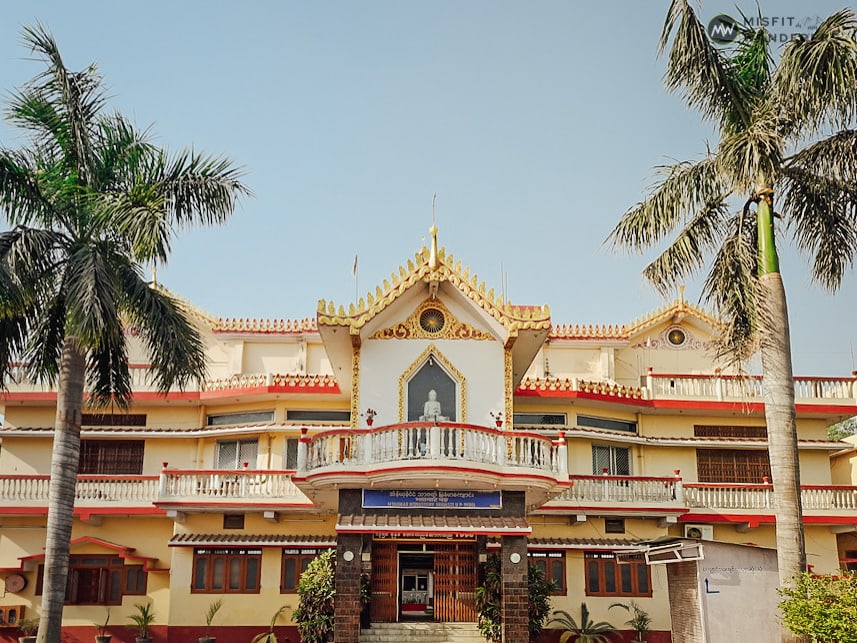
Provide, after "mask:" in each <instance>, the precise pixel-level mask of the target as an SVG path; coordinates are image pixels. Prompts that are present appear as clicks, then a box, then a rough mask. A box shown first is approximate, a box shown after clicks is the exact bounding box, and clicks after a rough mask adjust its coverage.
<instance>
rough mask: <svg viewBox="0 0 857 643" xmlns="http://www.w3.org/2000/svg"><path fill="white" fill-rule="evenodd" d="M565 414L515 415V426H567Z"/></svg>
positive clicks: (513, 421) (513, 420)
mask: <svg viewBox="0 0 857 643" xmlns="http://www.w3.org/2000/svg"><path fill="white" fill-rule="evenodd" d="M565 422H566V415H565V413H515V414H513V415H512V425H513V426H516V427H517V426H536V427H541V426H565Z"/></svg>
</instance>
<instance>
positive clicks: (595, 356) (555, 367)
mask: <svg viewBox="0 0 857 643" xmlns="http://www.w3.org/2000/svg"><path fill="white" fill-rule="evenodd" d="M542 359H543V363H545V364H546V365H547V370H548V371H549V373H550V375H551V377H559V378H566V377H567V378H572V377H576V378H579V379H584V380H600V379H601V378H602V364H601V349H600V348H584V347H582V346H580V345H573V344H571V343H569V342H564V341H562V340H554V341H551V343H550V344H548V345H547V346H546V347H545V348H544V356H543V358H542ZM533 368H534V367H533V366H532V365H531V366H530V369H531V371H528V374H529V373H530V372H532V374H531V375H530V376H531V377H533V376H535V375H536V374H535V372H534V371H532V369H533Z"/></svg>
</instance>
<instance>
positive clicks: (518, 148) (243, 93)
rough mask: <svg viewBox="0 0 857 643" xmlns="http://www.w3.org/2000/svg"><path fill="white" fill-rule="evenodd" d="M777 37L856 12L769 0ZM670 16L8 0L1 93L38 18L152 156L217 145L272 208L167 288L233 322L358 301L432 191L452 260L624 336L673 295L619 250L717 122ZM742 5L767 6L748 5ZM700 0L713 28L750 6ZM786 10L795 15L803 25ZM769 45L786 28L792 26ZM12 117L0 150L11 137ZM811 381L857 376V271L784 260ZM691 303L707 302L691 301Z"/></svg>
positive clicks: (196, 238)
mask: <svg viewBox="0 0 857 643" xmlns="http://www.w3.org/2000/svg"><path fill="white" fill-rule="evenodd" d="M762 5H763V11H764V12H765V15H766V16H771V17H780V18H781V21H780V23H779V24H783V23H785V24H790V23H791V24H798V23H800V24H803V23H807V22H809V23H815V22H816V21H817V17H822V16H826V15H828V14H830V13H831V12H833V11H834V10H836V9H838V8H840V7H842V6H844V5H843V0H833V1H831V0H815V1H814V2H812V3H810V2H794V1H791V0H789V1H786V0H780V1H777V2H770V1H768V2H764V1H763V2H762ZM667 6H668V2H667V1H666V0H658V1H647V2H636V1H635V2H631V1H625V2H619V1H616V0H614V1H591V2H588V3H582V2H571V1H570V0H562V1H555V2H554V1H538V2H523V1H521V2H502V1H497V0H490V1H489V0H470V1H467V2H460V1H457V0H456V1H452V0H432V1H430V2H429V1H424V2H416V1H411V2H402V1H401V0H389V1H384V2H380V1H370V0H363V1H359V2H358V1H354V2H326V1H313V2H309V1H306V2H285V1H282V2H281V1H274V0H269V1H265V2H262V1H249V2H237V1H236V2H223V1H217V0H205V1H193V2H191V1H186V0H183V1H182V2H167V1H158V0H150V1H148V2H139V1H138V2H117V1H115V0H111V1H104V2H95V1H91V0H81V1H80V2H73V3H70V2H61V1H60V0H56V1H55V2H28V3H24V2H17V3H6V4H5V5H4V7H3V20H2V23H0V88H2V89H3V90H4V91H8V90H10V89H11V88H13V87H16V86H18V85H19V84H21V83H22V82H24V81H25V80H27V79H29V78H31V77H32V76H33V75H34V74H36V73H38V72H39V71H40V70H41V67H40V66H39V65H38V64H37V63H34V62H29V61H27V60H26V58H27V57H28V53H27V52H26V51H25V50H24V49H23V48H22V47H21V46H20V43H19V35H20V27H21V26H22V25H24V24H32V23H33V22H34V21H35V20H37V19H38V20H41V21H42V22H43V23H44V24H46V25H47V26H48V27H49V29H50V30H51V31H52V32H53V33H54V35H55V37H56V39H57V41H58V43H59V45H60V49H61V51H62V53H63V56H64V58H65V60H66V63H67V64H68V65H69V66H70V67H71V68H73V69H78V68H82V67H83V66H85V65H87V64H89V63H90V62H91V61H93V60H95V61H97V62H98V64H99V67H100V70H101V72H102V73H103V74H104V76H105V77H106V80H107V83H108V85H109V87H110V91H111V94H112V96H113V97H114V98H113V101H112V104H113V105H114V106H115V107H116V108H118V109H120V110H122V111H124V112H125V113H127V114H128V115H130V116H132V117H133V118H134V120H135V121H136V122H137V123H138V125H141V126H147V125H150V124H151V125H153V127H154V131H155V132H156V133H157V135H158V138H157V140H158V142H159V143H161V144H163V145H165V146H167V147H169V148H171V149H179V148H181V147H184V146H187V145H193V146H195V147H196V148H198V149H203V150H206V151H209V152H214V153H218V154H220V153H223V154H226V155H227V156H229V157H231V158H232V159H234V160H235V161H236V162H237V163H238V164H240V165H242V166H244V167H245V168H246V171H247V176H246V182H247V184H248V185H249V186H250V187H251V188H252V189H253V190H254V192H255V194H256V196H255V198H252V199H247V200H245V201H244V202H243V203H242V205H241V207H240V208H239V210H238V212H237V213H236V215H235V217H234V218H233V219H232V220H231V222H230V223H229V224H228V225H226V226H224V227H222V228H219V229H214V230H186V231H183V232H182V233H181V236H180V238H179V239H177V240H176V242H175V244H174V248H173V255H172V261H171V263H170V264H169V266H168V267H166V268H161V269H159V272H158V277H159V281H161V282H163V283H164V284H165V285H166V286H167V287H169V288H171V289H172V290H174V291H175V292H177V293H179V294H180V295H182V296H183V297H185V298H187V299H189V300H191V301H192V302H194V303H196V304H197V305H199V306H201V307H203V308H205V309H206V310H208V311H209V312H211V313H213V314H215V315H218V316H224V317H285V318H303V317H311V316H314V314H315V311H316V303H317V300H318V299H319V298H325V299H333V300H334V301H335V302H337V304H339V303H343V304H346V305H347V304H348V302H350V301H352V300H353V299H354V293H355V283H354V277H353V276H352V264H353V261H354V256H355V255H359V290H360V295H361V296H362V295H364V294H365V292H366V291H368V290H370V289H371V290H373V291H374V288H375V285H376V284H378V283H380V282H381V281H382V280H383V279H384V278H386V277H388V276H389V274H390V272H391V271H393V270H397V267H398V266H399V264H400V263H404V262H406V261H407V259H408V258H410V257H412V256H413V254H414V252H415V251H416V250H417V249H419V247H420V246H421V245H422V244H423V242H424V240H425V238H426V237H427V236H428V235H427V229H428V227H429V226H430V225H431V200H432V193H434V192H437V194H438V198H437V223H438V226H439V228H440V235H439V239H440V242H441V244H442V245H444V246H446V248H447V249H448V250H449V251H452V252H453V253H454V254H455V255H456V257H458V258H461V259H462V260H463V263H464V264H465V265H468V266H470V268H471V270H472V271H475V272H477V273H478V274H479V275H480V277H481V278H483V279H485V281H487V283H488V286H489V287H494V288H495V289H497V290H498V291H499V289H500V287H501V285H502V274H503V273H505V274H506V283H507V286H508V288H507V293H508V296H509V297H510V298H511V299H512V301H513V303H519V304H548V305H549V306H550V307H551V312H552V318H553V320H554V323H562V324H565V323H619V324H621V323H628V322H631V321H633V320H634V319H635V318H636V317H638V316H640V315H643V314H645V313H646V312H648V311H650V310H652V309H654V308H656V307H657V306H659V305H661V304H662V303H663V302H662V301H661V300H660V298H659V297H658V296H657V295H656V294H655V293H654V292H653V291H652V290H651V289H650V288H649V287H648V286H647V285H646V284H645V283H644V281H643V279H642V277H641V276H640V272H641V270H642V268H643V267H644V266H645V264H646V263H647V260H650V259H651V258H652V256H653V255H649V256H648V257H639V256H632V257H627V256H615V255H612V254H611V253H610V252H608V251H607V250H606V249H605V248H603V247H602V245H601V244H602V241H603V240H604V238H605V236H606V235H607V234H608V232H609V231H610V230H611V228H612V226H613V225H615V223H616V221H617V220H618V218H619V217H620V216H621V215H622V213H623V212H625V210H627V208H628V207H629V206H631V205H633V204H634V203H635V202H637V201H638V200H640V199H641V198H642V197H643V195H644V194H645V189H646V187H647V186H648V185H650V184H651V181H652V168H653V166H655V165H658V164H662V163H666V162H671V160H673V159H693V158H697V157H698V156H699V155H700V154H701V153H702V152H703V150H704V149H705V145H706V141H707V140H711V141H712V143H713V142H714V141H713V140H712V139H711V136H712V131H711V128H710V127H709V126H707V125H704V124H701V122H700V119H699V117H698V116H697V114H696V113H694V112H691V111H688V110H687V109H686V108H685V106H684V104H683V103H682V101H681V100H680V98H679V97H678V96H672V95H669V94H667V93H666V92H665V91H664V89H663V84H662V76H663V71H664V62H663V60H658V59H657V57H656V54H657V50H656V47H657V39H658V36H659V33H660V28H661V25H662V23H663V18H664V15H665V12H666V8H667ZM739 6H740V8H741V9H742V10H743V11H744V13H746V14H748V15H753V14H755V13H756V8H755V7H756V3H755V2H747V1H744V0H741V2H740V3H739ZM734 10H735V2H734V1H733V0H729V1H726V0H719V1H717V2H714V1H708V0H706V1H705V2H704V3H703V6H702V9H701V12H700V15H701V16H702V18H703V20H704V21H706V22H707V21H708V19H710V18H712V17H714V16H715V15H717V14H720V13H730V12H731V13H734ZM789 19H791V20H789ZM773 29H774V30H775V31H778V32H782V31H787V29H783V28H779V27H774V28H773ZM16 136H17V135H16V134H15V133H14V132H12V131H10V130H9V129H8V128H6V126H5V125H0V141H1V142H2V143H3V144H4V145H7V146H14V145H15V144H16ZM783 254H784V259H783V273H784V278H785V280H786V287H787V289H788V294H789V298H790V309H791V319H792V339H793V349H794V358H795V371H796V373H797V374H802V375H836V376H843V375H848V374H849V373H850V371H851V370H852V369H854V368H855V357H854V353H855V351H857V330H855V329H857V285H855V280H857V274H854V273H853V272H852V274H850V275H849V276H848V278H847V280H846V283H845V286H844V288H843V289H842V290H841V291H840V292H839V293H838V294H837V295H835V296H830V295H827V294H824V293H822V292H820V291H819V290H818V289H815V288H813V287H812V285H811V284H810V283H809V280H808V277H807V274H808V273H807V270H806V268H805V265H804V263H803V262H802V260H801V259H800V258H799V257H797V256H795V254H794V253H793V252H792V251H791V250H790V249H788V248H784V249H783ZM687 296H688V298H689V299H691V300H694V301H695V300H696V299H697V298H698V296H699V289H698V287H697V286H695V285H691V286H689V288H688V292H687Z"/></svg>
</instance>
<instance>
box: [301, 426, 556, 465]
mask: <svg viewBox="0 0 857 643" xmlns="http://www.w3.org/2000/svg"><path fill="white" fill-rule="evenodd" d="M302 440H303V441H302V442H301V445H302V447H301V449H299V454H298V461H299V470H303V469H301V467H300V465H302V464H303V455H302V453H301V451H302V450H303V449H305V453H306V465H305V466H306V469H305V470H307V471H312V470H314V469H319V468H323V467H332V466H342V467H344V466H351V465H372V464H383V463H390V462H404V461H410V460H447V461H449V460H453V461H462V462H468V463H474V464H489V465H496V466H501V467H502V466H509V467H526V468H531V469H539V470H542V471H550V472H551V473H554V474H556V473H559V472H562V470H563V468H564V467H565V468H567V465H566V463H564V462H560V457H559V453H560V449H561V446H562V447H564V440H563V441H561V442H560V443H558V444H555V443H554V442H552V441H551V439H550V438H548V437H546V436H542V435H537V434H531V433H515V432H510V431H498V430H496V429H491V428H487V427H479V426H471V425H463V424H443V423H441V424H438V425H429V424H416V423H409V424H401V425H393V426H389V427H378V428H375V429H371V430H360V431H354V430H350V429H349V430H345V431H325V432H323V433H320V434H318V435H315V436H313V437H311V438H306V437H305V438H303V439H302ZM303 445H305V446H303ZM562 453H563V456H562V457H563V458H565V457H567V451H566V450H565V449H562Z"/></svg>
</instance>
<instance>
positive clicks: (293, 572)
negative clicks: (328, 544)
mask: <svg viewBox="0 0 857 643" xmlns="http://www.w3.org/2000/svg"><path fill="white" fill-rule="evenodd" d="M323 551H325V548H321V549H319V548H309V547H307V548H297V547H294V548H290V549H284V550H283V561H282V564H281V566H280V593H281V594H293V593H295V592H297V591H298V583H299V582H300V580H301V574H303V573H304V572H305V571H306V568H307V567H308V566H309V564H310V562H311V561H312V559H313V558H315V557H316V556H318V555H319V554H320V553H321V552H323Z"/></svg>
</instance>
